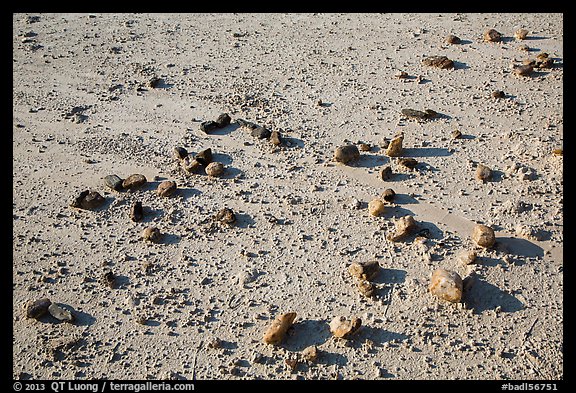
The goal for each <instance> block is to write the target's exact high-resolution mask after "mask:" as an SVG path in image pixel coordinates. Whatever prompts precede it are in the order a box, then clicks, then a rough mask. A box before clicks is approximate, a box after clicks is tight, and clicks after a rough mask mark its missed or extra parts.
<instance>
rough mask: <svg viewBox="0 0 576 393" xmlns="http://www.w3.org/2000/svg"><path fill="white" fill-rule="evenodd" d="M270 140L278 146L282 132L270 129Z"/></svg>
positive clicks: (280, 142)
mask: <svg viewBox="0 0 576 393" xmlns="http://www.w3.org/2000/svg"><path fill="white" fill-rule="evenodd" d="M270 142H272V144H273V145H275V146H280V145H281V144H282V134H280V132H279V131H272V133H271V134H270Z"/></svg>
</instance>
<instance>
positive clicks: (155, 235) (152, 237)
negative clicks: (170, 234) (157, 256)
mask: <svg viewBox="0 0 576 393" xmlns="http://www.w3.org/2000/svg"><path fill="white" fill-rule="evenodd" d="M142 238H143V239H144V240H145V241H150V242H153V243H158V242H159V241H160V239H161V238H162V234H161V233H160V230H159V229H158V228H156V227H147V228H146V229H144V231H142Z"/></svg>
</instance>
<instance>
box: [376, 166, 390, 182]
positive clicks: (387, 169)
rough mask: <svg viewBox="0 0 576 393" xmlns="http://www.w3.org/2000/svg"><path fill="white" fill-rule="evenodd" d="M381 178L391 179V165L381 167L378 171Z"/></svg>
mask: <svg viewBox="0 0 576 393" xmlns="http://www.w3.org/2000/svg"><path fill="white" fill-rule="evenodd" d="M378 174H379V176H380V179H382V180H384V181H387V180H390V178H391V177H392V167H391V166H390V165H386V166H385V167H384V168H382V169H380V171H379V172H378Z"/></svg>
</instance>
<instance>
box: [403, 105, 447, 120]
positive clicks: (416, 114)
mask: <svg viewBox="0 0 576 393" xmlns="http://www.w3.org/2000/svg"><path fill="white" fill-rule="evenodd" d="M400 113H402V114H403V115H404V116H406V117H409V118H412V119H418V120H426V119H432V118H434V117H436V116H437V115H438V113H437V112H436V111H433V110H432V109H426V110H425V111H419V110H416V109H410V108H405V109H402V110H401V111H400Z"/></svg>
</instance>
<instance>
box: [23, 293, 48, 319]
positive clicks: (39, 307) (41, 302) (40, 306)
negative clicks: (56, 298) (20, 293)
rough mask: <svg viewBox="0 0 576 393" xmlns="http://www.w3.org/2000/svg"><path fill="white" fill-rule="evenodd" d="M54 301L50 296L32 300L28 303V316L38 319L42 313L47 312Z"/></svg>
mask: <svg viewBox="0 0 576 393" xmlns="http://www.w3.org/2000/svg"><path fill="white" fill-rule="evenodd" d="M50 304H52V302H51V301H50V299H48V298H45V297H44V298H42V299H38V300H30V301H29V302H28V303H26V307H25V308H26V317H27V318H34V319H38V318H40V317H41V316H42V315H44V314H46V312H47V311H48V307H50Z"/></svg>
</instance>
